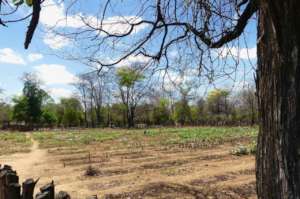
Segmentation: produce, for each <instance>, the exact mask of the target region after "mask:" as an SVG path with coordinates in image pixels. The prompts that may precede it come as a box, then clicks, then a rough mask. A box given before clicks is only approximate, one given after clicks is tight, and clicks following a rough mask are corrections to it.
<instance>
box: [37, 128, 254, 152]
mask: <svg viewBox="0 0 300 199" xmlns="http://www.w3.org/2000/svg"><path fill="white" fill-rule="evenodd" d="M256 135H257V128H252V127H189V128H159V129H146V130H145V129H130V130H127V129H87V130H81V131H79V130H78V131H53V132H35V133H33V137H34V139H36V140H37V141H39V143H40V147H41V148H53V147H72V146H82V145H89V144H92V143H99V142H105V141H111V140H114V144H113V145H112V146H111V147H114V146H115V147H118V148H119V147H125V148H134V149H141V150H142V149H143V148H144V146H157V145H161V146H165V145H167V146H169V145H181V146H185V147H189V146H191V147H194V148H199V147H202V146H204V145H205V146H207V145H208V146H211V145H212V144H220V143H223V142H226V141H231V140H235V139H240V138H255V137H256Z"/></svg>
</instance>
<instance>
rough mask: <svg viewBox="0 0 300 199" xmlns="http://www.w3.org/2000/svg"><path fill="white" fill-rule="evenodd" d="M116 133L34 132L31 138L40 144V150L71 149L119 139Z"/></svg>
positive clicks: (90, 131)
mask: <svg viewBox="0 0 300 199" xmlns="http://www.w3.org/2000/svg"><path fill="white" fill-rule="evenodd" d="M120 135H121V134H120V133H118V132H105V131H95V130H85V131H59V132H35V133H33V138H34V139H35V140H37V141H38V142H39V143H40V147H41V148H53V147H71V146H80V145H89V144H91V143H93V142H103V141H107V140H113V139H116V138H118V137H120Z"/></svg>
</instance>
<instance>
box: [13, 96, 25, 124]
mask: <svg viewBox="0 0 300 199" xmlns="http://www.w3.org/2000/svg"><path fill="white" fill-rule="evenodd" d="M12 101H13V103H14V106H13V114H12V118H13V120H16V121H17V122H24V121H26V120H27V118H26V117H27V112H28V110H27V107H28V104H27V98H26V97H25V96H23V95H22V96H18V97H14V98H13V99H12Z"/></svg>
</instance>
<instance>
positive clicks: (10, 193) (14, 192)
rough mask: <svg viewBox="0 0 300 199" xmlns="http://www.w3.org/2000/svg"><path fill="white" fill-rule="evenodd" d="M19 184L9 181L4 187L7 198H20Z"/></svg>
mask: <svg viewBox="0 0 300 199" xmlns="http://www.w3.org/2000/svg"><path fill="white" fill-rule="evenodd" d="M20 193H21V186H20V185H19V183H10V184H9V185H8V186H7V188H6V195H7V199H10V198H11V199H21V195H20Z"/></svg>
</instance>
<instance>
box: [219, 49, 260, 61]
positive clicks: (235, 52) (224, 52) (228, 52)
mask: <svg viewBox="0 0 300 199" xmlns="http://www.w3.org/2000/svg"><path fill="white" fill-rule="evenodd" d="M217 54H218V55H219V56H220V57H221V58H226V57H227V56H229V57H230V56H233V57H235V58H240V59H256V57H257V54H256V47H254V48H236V47H232V48H226V47H224V48H220V49H218V50H217Z"/></svg>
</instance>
